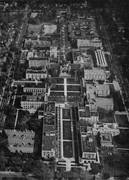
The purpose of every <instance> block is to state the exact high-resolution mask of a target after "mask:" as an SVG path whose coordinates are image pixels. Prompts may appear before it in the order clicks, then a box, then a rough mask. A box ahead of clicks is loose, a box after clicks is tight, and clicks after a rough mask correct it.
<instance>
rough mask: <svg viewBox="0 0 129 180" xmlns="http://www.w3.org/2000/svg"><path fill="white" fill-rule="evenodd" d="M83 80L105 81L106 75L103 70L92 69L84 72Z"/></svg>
mask: <svg viewBox="0 0 129 180" xmlns="http://www.w3.org/2000/svg"><path fill="white" fill-rule="evenodd" d="M84 79H85V80H103V81H105V80H106V73H105V71H104V70H103V69H98V68H93V69H85V70H84Z"/></svg>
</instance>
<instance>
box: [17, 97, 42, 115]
mask: <svg viewBox="0 0 129 180" xmlns="http://www.w3.org/2000/svg"><path fill="white" fill-rule="evenodd" d="M43 105H44V97H43V96H42V95H40V96H36V95H23V96H22V99H21V107H22V108H23V109H25V110H27V111H30V112H35V111H36V110H37V109H38V108H40V107H42V106H43Z"/></svg>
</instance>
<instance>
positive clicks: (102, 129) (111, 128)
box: [89, 123, 120, 136]
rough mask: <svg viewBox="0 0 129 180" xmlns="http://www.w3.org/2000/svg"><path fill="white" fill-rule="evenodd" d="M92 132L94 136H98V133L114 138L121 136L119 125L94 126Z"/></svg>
mask: <svg viewBox="0 0 129 180" xmlns="http://www.w3.org/2000/svg"><path fill="white" fill-rule="evenodd" d="M89 132H90V133H91V132H92V133H93V134H94V135H97V134H98V132H99V133H100V134H105V133H106V134H111V135H112V136H117V135H119V134H120V130H119V129H118V125H117V124H116V123H107V124H104V123H103V124H94V126H93V128H92V130H91V131H89Z"/></svg>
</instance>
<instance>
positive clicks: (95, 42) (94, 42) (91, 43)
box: [77, 39, 102, 48]
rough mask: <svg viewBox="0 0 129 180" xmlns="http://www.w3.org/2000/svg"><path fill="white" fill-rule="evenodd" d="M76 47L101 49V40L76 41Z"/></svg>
mask: <svg viewBox="0 0 129 180" xmlns="http://www.w3.org/2000/svg"><path fill="white" fill-rule="evenodd" d="M77 46H78V48H81V47H102V42H101V40H98V39H92V40H89V39H77Z"/></svg>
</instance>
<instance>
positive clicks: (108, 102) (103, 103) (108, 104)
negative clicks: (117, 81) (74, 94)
mask: <svg viewBox="0 0 129 180" xmlns="http://www.w3.org/2000/svg"><path fill="white" fill-rule="evenodd" d="M96 105H97V107H99V108H103V109H105V110H113V109H114V103H113V98H99V97H98V98H96Z"/></svg>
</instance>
